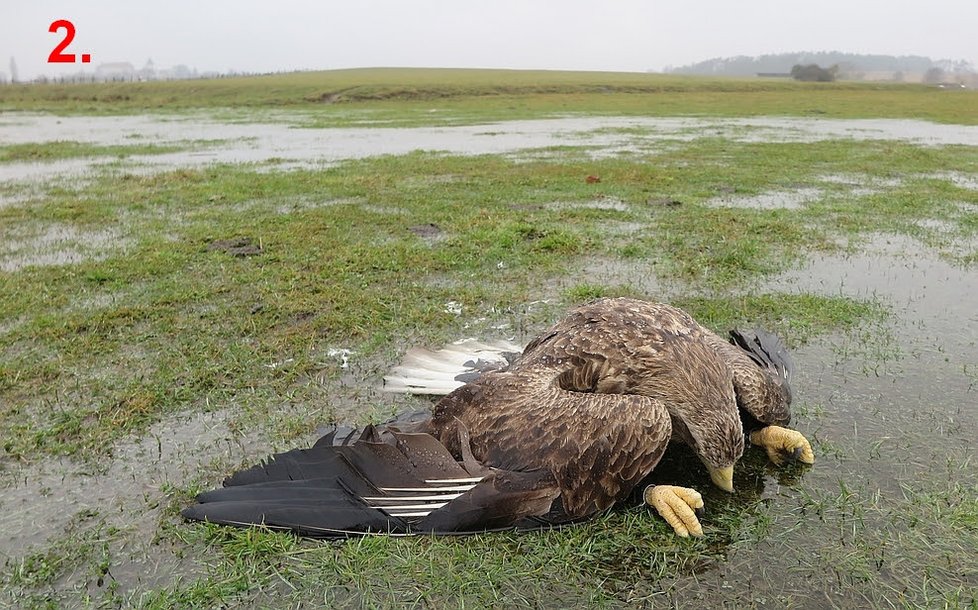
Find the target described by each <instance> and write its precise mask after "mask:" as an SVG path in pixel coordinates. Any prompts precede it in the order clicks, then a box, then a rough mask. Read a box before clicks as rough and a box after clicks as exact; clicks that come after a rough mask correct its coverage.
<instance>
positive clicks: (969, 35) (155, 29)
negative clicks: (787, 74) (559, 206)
mask: <svg viewBox="0 0 978 610" xmlns="http://www.w3.org/2000/svg"><path fill="white" fill-rule="evenodd" d="M57 19H68V20H70V21H72V22H73V23H74V25H75V27H76V30H77V32H76V35H75V39H74V41H73V42H72V44H71V45H70V46H69V47H68V49H67V50H66V52H73V53H76V54H78V55H80V54H81V53H90V54H91V55H92V63H91V64H88V65H83V64H81V63H78V64H49V63H47V59H48V55H49V53H51V51H52V50H53V49H54V47H55V45H56V44H57V43H58V42H59V41H60V40H61V39H62V38H63V32H62V33H59V34H57V35H55V34H52V33H49V32H48V26H49V25H50V24H51V22H52V21H55V20H57ZM830 50H838V51H847V52H854V53H881V54H888V55H924V56H928V57H931V58H933V59H963V60H967V61H970V62H972V63H973V64H974V65H976V66H978V1H976V0H927V1H926V2H925V1H920V0H906V1H901V0H822V1H821V2H817V3H816V2H812V3H802V2H796V1H794V0H698V1H696V0H693V1H683V0H669V1H662V0H645V1H641V0H606V1H605V2H596V1H595V0H589V1H583V0H484V1H481V2H476V1H467V0H348V1H346V2H335V1H334V2H330V1H324V0H277V1H274V0H272V1H270V0H262V1H259V0H235V1H233V2H226V1H225V2H219V1H213V0H166V1H158V2H147V1H139V0H0V72H7V73H8V74H9V62H10V57H11V56H13V57H15V58H16V60H17V66H18V70H19V73H20V78H21V80H27V79H32V78H34V77H35V76H37V75H39V74H46V75H49V76H54V75H57V74H61V73H69V72H76V71H78V70H79V69H81V68H85V69H86V70H89V71H91V70H93V69H94V67H95V66H97V65H98V64H99V63H101V62H110V61H128V62H131V63H132V64H133V65H134V66H135V67H137V68H140V67H142V66H143V65H144V64H145V62H146V60H147V59H148V58H152V59H153V61H154V63H155V64H156V66H157V67H158V68H165V67H170V66H173V65H176V64H186V65H188V66H191V67H196V68H197V69H198V70H201V71H208V70H216V71H222V72H224V71H228V70H232V69H233V70H238V71H248V72H268V71H280V70H296V69H303V70H305V69H331V68H350V67H364V66H443V67H485V68H540V69H578V70H623V71H645V70H649V69H653V70H660V69H662V68H663V67H664V66H668V65H673V66H675V65H682V64H687V63H692V62H695V61H700V60H703V59H709V58H712V57H727V56H733V55H761V54H765V53H779V52H786V51H830Z"/></svg>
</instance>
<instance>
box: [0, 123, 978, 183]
mask: <svg viewBox="0 0 978 610" xmlns="http://www.w3.org/2000/svg"><path fill="white" fill-rule="evenodd" d="M702 137H716V138H725V139H730V140H733V141H743V142H814V141H819V140H828V139H839V138H842V139H849V138H851V139H857V140H898V141H906V142H913V143H915V144H921V145H925V146H946V145H966V146H978V127H976V126H962V125H938V124H934V123H927V122H924V121H912V120H899V119H852V120H830V119H824V120H819V119H790V118H763V117H762V118H752V119H693V118H641V117H640V118H623V117H581V118H562V119H544V120H531V121H511V122H506V123H494V124H490V125H473V126H461V127H416V128H389V127H364V128H331V129H312V128H307V127H302V122H301V117H299V120H296V121H295V123H294V124H290V123H288V122H283V123H226V122H219V121H215V120H208V119H206V118H186V117H148V116H136V117H54V116H48V115H32V114H20V113H17V114H10V113H8V114H6V115H0V144H22V143H28V142H58V141H69V142H81V143H85V144H99V145H116V146H123V145H127V144H130V145H135V144H139V143H143V142H153V143H155V144H177V145H180V144H186V143H196V144H195V145H193V146H192V147H190V148H191V150H188V151H186V152H176V153H163V154H154V155H140V154H133V155H129V156H127V157H126V158H125V159H124V160H122V161H121V162H120V160H118V159H115V158H99V157H91V158H76V159H65V160H58V161H53V162H47V163H5V164H0V180H2V181H36V180H48V179H52V178H55V177H59V176H61V177H64V176H66V175H67V176H82V175H85V174H87V173H89V172H91V171H92V170H97V169H110V170H113V171H141V172H152V171H163V170H166V169H173V168H178V167H200V166H204V165H209V164H214V163H260V164H267V165H268V166H269V168H290V167H300V166H301V167H310V166H311V167H319V166H323V165H328V164H333V163H337V162H340V161H344V160H348V159H358V158H364V157H373V156H378V155H399V154H405V153H409V152H412V151H417V150H423V151H438V152H444V153H448V154H464V155H477V154H507V153H517V152H520V151H528V150H532V149H544V148H548V147H554V146H587V147H588V150H589V151H590V154H592V155H596V156H609V155H615V154H619V153H621V152H629V151H634V150H636V149H637V148H641V149H642V150H644V149H646V148H647V147H649V146H651V147H652V149H653V150H654V148H655V146H656V143H657V142H661V141H668V140H692V139H696V138H702Z"/></svg>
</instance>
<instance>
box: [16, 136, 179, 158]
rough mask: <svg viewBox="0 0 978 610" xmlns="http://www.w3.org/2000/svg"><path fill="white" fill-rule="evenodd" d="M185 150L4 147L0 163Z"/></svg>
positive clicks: (66, 145)
mask: <svg viewBox="0 0 978 610" xmlns="http://www.w3.org/2000/svg"><path fill="white" fill-rule="evenodd" d="M180 150H186V147H184V146H173V145H160V144H138V145H131V146H98V145H93V144H86V143H83V142H73V141H67V140H62V141H58V142H44V143H33V142H29V143H25V144H7V145H3V146H0V163H23V162H25V161H26V162H37V161H56V160H58V159H72V158H77V157H119V158H124V157H127V156H129V155H160V154H163V153H169V152H177V151H180Z"/></svg>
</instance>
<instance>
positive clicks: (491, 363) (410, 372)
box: [384, 339, 523, 396]
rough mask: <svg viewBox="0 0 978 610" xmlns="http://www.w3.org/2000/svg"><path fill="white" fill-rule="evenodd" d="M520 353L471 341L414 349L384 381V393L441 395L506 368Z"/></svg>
mask: <svg viewBox="0 0 978 610" xmlns="http://www.w3.org/2000/svg"><path fill="white" fill-rule="evenodd" d="M522 351H523V349H522V348H521V347H519V346H518V345H515V344H513V343H511V342H509V341H504V340H499V341H493V342H480V341H476V340H475V339H465V340H462V341H458V342H456V343H453V344H451V345H447V346H445V347H443V348H442V349H440V350H438V351H430V350H426V349H421V348H414V349H411V350H409V351H408V353H407V354H405V356H404V360H403V361H402V362H401V363H400V364H399V365H398V366H396V367H395V368H394V369H393V370H392V371H391V372H390V374H388V375H387V376H386V377H384V390H385V391H387V392H394V393H404V394H429V395H437V396H441V395H445V394H448V393H449V392H451V391H452V390H454V389H456V388H458V387H460V386H462V385H465V384H466V383H468V382H469V381H473V380H474V379H476V378H478V377H479V375H481V374H483V373H485V372H487V371H491V370H496V369H500V368H503V367H505V366H508V365H509V364H510V362H512V361H513V359H514V358H515V357H516V356H518V355H519V354H520V352H522Z"/></svg>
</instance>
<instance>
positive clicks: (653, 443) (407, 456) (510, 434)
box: [183, 298, 814, 537]
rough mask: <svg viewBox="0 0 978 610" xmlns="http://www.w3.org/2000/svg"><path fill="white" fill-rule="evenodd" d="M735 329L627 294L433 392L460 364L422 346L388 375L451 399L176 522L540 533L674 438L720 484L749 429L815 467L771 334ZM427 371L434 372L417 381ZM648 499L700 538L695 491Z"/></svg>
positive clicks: (316, 451)
mask: <svg viewBox="0 0 978 610" xmlns="http://www.w3.org/2000/svg"><path fill="white" fill-rule="evenodd" d="M731 336H732V342H731V343H728V342H726V341H724V340H723V339H721V338H720V337H719V336H717V335H715V334H714V333H712V332H710V331H709V330H707V329H705V328H704V327H702V326H700V325H699V324H698V323H697V322H696V321H695V320H693V318H692V317H690V316H689V314H687V313H685V312H684V311H682V310H680V309H677V308H675V307H672V306H670V305H665V304H661V303H650V302H645V301H639V300H635V299H625V298H618V299H600V300H597V301H594V302H592V303H589V304H586V305H583V306H580V307H577V308H576V309H573V310H572V311H571V312H570V313H569V314H568V315H567V316H566V317H565V318H564V319H562V320H561V321H559V322H558V323H557V324H555V325H554V326H553V327H552V328H550V329H549V330H548V331H546V332H544V333H543V334H541V335H540V336H539V337H537V338H536V339H534V340H533V341H531V342H530V344H529V345H527V346H526V348H525V349H524V350H523V352H522V354H517V355H515V357H514V358H513V359H512V362H506V361H501V362H498V363H493V362H491V360H492V359H493V357H495V358H496V359H497V360H498V353H497V351H494V350H488V351H487V352H486V355H487V356H489V357H488V358H486V360H487V361H479V362H467V364H469V365H475V366H474V368H478V369H482V370H481V371H478V372H477V373H475V374H474V375H470V377H473V378H472V379H471V380H470V381H468V382H467V383H464V385H463V382H462V381H456V382H453V383H449V384H448V385H446V384H444V383H443V382H440V381H439V382H433V379H437V378H438V377H439V376H441V377H442V378H444V377H445V376H446V375H447V376H448V380H449V381H450V382H451V380H452V379H454V378H455V375H456V373H457V368H458V367H457V364H460V363H456V364H455V365H452V364H450V365H448V366H445V365H444V360H445V359H444V358H440V357H439V354H438V353H431V352H427V353H425V352H415V353H414V354H413V359H414V361H415V364H414V367H413V368H412V367H411V366H406V367H402V368H401V369H400V370H399V371H395V372H397V373H399V375H398V376H394V377H391V378H389V380H388V381H389V384H390V386H391V389H392V390H394V391H414V392H430V393H438V392H441V393H445V392H449V391H450V393H448V394H447V396H445V397H444V398H442V399H441V400H440V401H439V402H438V403H437V404H436V405H435V407H434V411H433V413H432V415H431V416H430V417H426V418H424V419H423V420H422V421H418V422H414V423H401V422H395V423H392V424H389V425H386V426H382V427H373V426H368V427H367V428H366V429H364V430H363V431H362V432H360V433H355V432H354V433H346V434H340V433H337V432H335V431H334V432H332V433H330V434H327V435H326V436H324V437H323V438H321V439H320V440H319V441H318V442H317V443H316V444H315V445H314V446H313V447H312V448H310V449H298V450H293V451H289V452H287V453H281V454H278V455H275V456H273V457H272V458H271V459H270V460H269V461H268V462H267V463H264V464H259V465H257V466H254V467H252V468H249V469H247V470H243V471H240V472H237V473H235V474H234V475H232V476H231V477H229V478H228V479H227V480H225V481H224V485H225V486H224V487H223V488H220V489H216V490H213V491H210V492H206V493H202V494H200V495H199V496H198V497H197V502H198V503H197V504H195V505H193V506H190V507H188V508H186V509H184V511H183V516H184V517H186V518H187V519H192V520H200V521H210V522H214V523H223V524H231V525H239V526H247V525H258V524H261V525H265V526H268V527H272V528H280V529H291V530H295V531H297V532H298V533H301V534H303V535H309V536H321V537H332V536H345V535H351V534H366V533H385V534H411V533H438V534H447V533H468V532H477V531H486V530H492V529H503V528H516V529H534V528H541V527H549V526H553V525H559V524H562V523H569V522H573V521H579V520H582V519H586V518H588V517H590V516H592V515H594V514H596V513H598V512H600V511H603V510H605V509H607V508H609V507H611V506H612V505H614V504H615V503H616V502H619V501H622V500H624V499H625V498H626V497H627V496H628V495H629V494H630V493H631V492H632V491H633V489H634V488H635V487H636V486H638V485H639V484H640V483H641V482H642V481H643V479H645V478H646V477H647V476H648V475H649V473H650V472H651V471H652V469H653V468H655V466H656V464H657V463H658V462H659V459H660V458H661V457H662V454H663V452H665V450H666V447H667V445H668V444H669V442H670V440H671V439H672V440H678V441H680V442H684V443H686V444H688V445H689V446H690V447H691V448H692V450H693V451H694V452H695V454H696V455H697V456H698V457H699V459H700V460H701V461H702V462H703V464H704V465H705V466H706V468H707V470H708V471H709V473H710V477H711V478H712V480H713V481H714V483H715V484H716V485H717V486H719V487H721V488H723V489H725V490H727V491H732V490H733V468H734V464H735V463H736V462H737V460H738V459H740V457H741V455H742V454H743V451H744V444H745V434H746V436H747V438H749V440H750V442H751V443H752V444H755V445H760V446H763V447H764V448H765V449H766V450H767V452H768V455H769V456H770V457H771V459H772V460H773V461H775V462H776V463H781V462H782V461H783V460H784V459H785V458H786V457H792V458H795V459H798V460H800V461H801V462H804V463H808V464H811V463H813V462H814V455H813V453H812V449H811V446H810V444H809V443H808V441H807V440H806V439H805V437H804V436H802V435H801V434H800V433H798V432H796V431H794V430H788V429H786V428H783V427H781V426H784V425H787V423H788V421H789V419H790V412H789V406H790V403H791V391H790V388H789V386H788V380H789V377H790V374H791V363H790V359H789V357H788V354H787V351H786V350H785V347H784V345H783V344H782V343H781V341H780V340H779V339H778V338H777V337H776V336H774V335H771V334H769V333H765V332H763V331H755V332H753V333H741V332H736V331H731ZM446 353H447V352H446ZM468 358H471V357H468ZM418 368H422V369H425V368H427V370H429V371H430V370H435V371H436V372H435V374H434V376H432V375H430V374H429V375H428V379H426V380H422V381H418V380H417V378H416V373H417V372H418V371H417V370H416V369H418ZM462 379H463V380H468V379H469V377H462ZM455 385H460V386H461V387H458V388H457V389H454V390H452V389H451V388H452V387H454V386H455ZM644 497H645V500H646V501H647V502H648V503H649V504H651V505H652V506H654V507H655V508H656V510H657V511H658V512H659V513H660V514H661V515H662V516H663V517H664V518H665V519H666V520H667V521H668V522H669V523H670V524H671V525H672V526H673V528H674V529H675V530H676V532H677V533H678V534H679V535H681V536H687V535H689V534H693V535H702V532H703V530H702V528H701V526H700V524H699V521H698V519H697V517H696V515H695V512H694V511H695V510H696V509H699V508H702V506H703V501H702V498H701V497H700V494H699V493H698V492H696V491H695V490H693V489H689V488H685V487H675V486H671V485H656V486H650V487H648V488H647V489H646V490H645V493H644Z"/></svg>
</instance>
